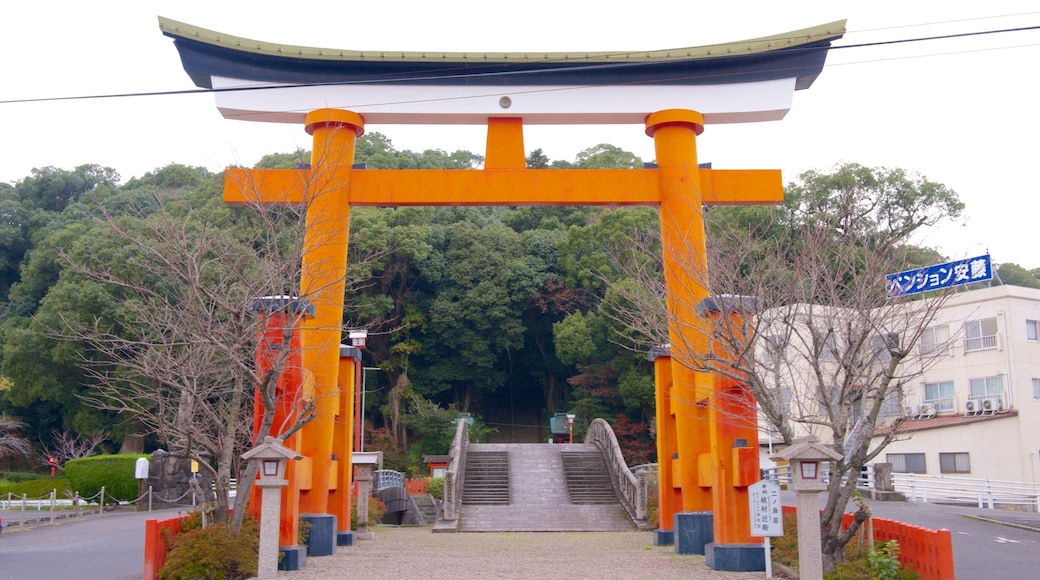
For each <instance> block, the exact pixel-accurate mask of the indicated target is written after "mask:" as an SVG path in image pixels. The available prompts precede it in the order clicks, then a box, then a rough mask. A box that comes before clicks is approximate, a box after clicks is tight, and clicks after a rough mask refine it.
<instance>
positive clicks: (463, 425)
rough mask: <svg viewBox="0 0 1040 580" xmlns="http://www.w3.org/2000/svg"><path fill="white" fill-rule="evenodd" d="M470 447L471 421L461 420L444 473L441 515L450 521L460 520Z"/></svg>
mask: <svg viewBox="0 0 1040 580" xmlns="http://www.w3.org/2000/svg"><path fill="white" fill-rule="evenodd" d="M468 449H469V422H467V421H459V422H458V427H456V429H455V438H454V439H453V440H452V442H451V450H450V451H449V452H448V470H447V472H446V473H445V474H444V498H443V501H442V502H441V517H442V518H444V519H445V520H447V521H449V522H453V521H456V520H458V518H459V508H460V507H461V506H462V485H463V483H464V482H463V481H462V473H463V471H464V470H465V469H466V451H467V450H468Z"/></svg>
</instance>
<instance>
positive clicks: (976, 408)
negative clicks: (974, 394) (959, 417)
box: [964, 401, 982, 416]
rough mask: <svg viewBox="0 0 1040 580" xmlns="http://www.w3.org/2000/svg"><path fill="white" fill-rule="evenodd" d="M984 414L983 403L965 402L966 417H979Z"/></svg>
mask: <svg viewBox="0 0 1040 580" xmlns="http://www.w3.org/2000/svg"><path fill="white" fill-rule="evenodd" d="M980 412H982V401H965V402H964V415H965V416H968V415H977V414H979V413H980Z"/></svg>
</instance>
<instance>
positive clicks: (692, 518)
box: [675, 512, 715, 556]
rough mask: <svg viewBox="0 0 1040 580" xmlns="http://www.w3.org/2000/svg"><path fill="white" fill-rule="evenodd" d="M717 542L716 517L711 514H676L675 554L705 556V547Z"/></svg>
mask: <svg viewBox="0 0 1040 580" xmlns="http://www.w3.org/2000/svg"><path fill="white" fill-rule="evenodd" d="M713 541H715V515H714V514H713V513H711V512H679V513H677V514H675V553H676V554H699V555H701V556H703V555H704V546H706V545H707V544H710V543H711V542H713Z"/></svg>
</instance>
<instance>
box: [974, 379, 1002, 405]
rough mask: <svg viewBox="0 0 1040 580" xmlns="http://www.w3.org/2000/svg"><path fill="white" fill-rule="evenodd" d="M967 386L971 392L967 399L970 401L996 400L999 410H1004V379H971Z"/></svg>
mask: <svg viewBox="0 0 1040 580" xmlns="http://www.w3.org/2000/svg"><path fill="white" fill-rule="evenodd" d="M968 385H969V387H970V390H971V392H970V394H969V395H968V399H970V400H972V401H981V400H983V399H996V400H997V401H998V402H999V404H1000V408H1001V409H1003V408H1004V377H986V378H984V379H971V380H970V381H968Z"/></svg>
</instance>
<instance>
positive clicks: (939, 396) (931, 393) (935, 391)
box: [924, 381, 953, 412]
mask: <svg viewBox="0 0 1040 580" xmlns="http://www.w3.org/2000/svg"><path fill="white" fill-rule="evenodd" d="M924 402H925V403H928V404H929V405H933V406H934V408H935V410H936V412H938V411H952V410H953V381H943V382H941V383H925V384H924Z"/></svg>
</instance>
